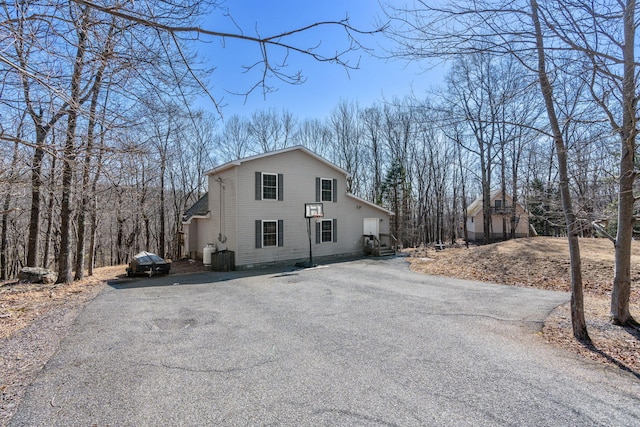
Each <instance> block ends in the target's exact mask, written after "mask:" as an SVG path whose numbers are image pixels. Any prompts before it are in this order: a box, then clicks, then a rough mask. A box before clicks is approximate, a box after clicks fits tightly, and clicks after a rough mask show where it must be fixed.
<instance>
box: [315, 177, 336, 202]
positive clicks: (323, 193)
mask: <svg viewBox="0 0 640 427" xmlns="http://www.w3.org/2000/svg"><path fill="white" fill-rule="evenodd" d="M337 190H338V180H337V179H335V178H320V177H319V176H317V177H316V202H318V203H321V202H333V203H336V202H337V201H338V191H337Z"/></svg>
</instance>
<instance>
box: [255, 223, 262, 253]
mask: <svg viewBox="0 0 640 427" xmlns="http://www.w3.org/2000/svg"><path fill="white" fill-rule="evenodd" d="M261 247H262V221H260V220H259V219H256V249H259V248H261Z"/></svg>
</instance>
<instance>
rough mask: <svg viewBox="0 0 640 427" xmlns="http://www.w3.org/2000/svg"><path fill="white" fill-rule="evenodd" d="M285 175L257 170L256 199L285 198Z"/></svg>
mask: <svg viewBox="0 0 640 427" xmlns="http://www.w3.org/2000/svg"><path fill="white" fill-rule="evenodd" d="M283 195H284V175H282V174H281V173H278V174H276V173H267V172H256V200H284V197H283Z"/></svg>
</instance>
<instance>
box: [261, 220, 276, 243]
mask: <svg viewBox="0 0 640 427" xmlns="http://www.w3.org/2000/svg"><path fill="white" fill-rule="evenodd" d="M268 246H278V221H262V247H263V248H265V247H268Z"/></svg>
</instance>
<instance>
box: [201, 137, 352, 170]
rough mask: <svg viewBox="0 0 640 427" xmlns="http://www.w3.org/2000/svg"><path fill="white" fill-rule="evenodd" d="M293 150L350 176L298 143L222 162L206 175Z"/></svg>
mask: <svg viewBox="0 0 640 427" xmlns="http://www.w3.org/2000/svg"><path fill="white" fill-rule="evenodd" d="M292 151H300V152H302V153H304V154H306V155H308V156H309V157H311V158H313V159H315V160H317V161H319V162H321V163H324V164H325V165H327V166H329V167H331V168H332V169H334V170H336V171H338V172H339V173H340V174H342V175H344V176H345V177H348V176H349V172H347V171H346V170H344V169H342V168H341V167H339V166H337V165H335V164H333V163H331V162H330V161H328V160H327V159H325V158H323V157H321V156H319V155H317V154H316V153H314V152H313V151H311V150H309V149H308V148H306V147H304V146H302V145H296V146H294V147H288V148H283V149H281V150H276V151H270V152H268V153H263V154H257V155H255V156H250V157H245V158H242V159H237V160H233V161H230V162H227V163H224V164H222V165H220V166H216V167H215V168H213V169H211V170H209V171H207V172H205V175H213V174H216V173H220V172H223V171H226V170H228V169H232V168H234V167H237V166H241V165H242V164H244V163H248V162H251V161H254V160H259V159H264V158H267V157H271V156H277V155H280V154H284V153H289V152H292Z"/></svg>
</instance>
